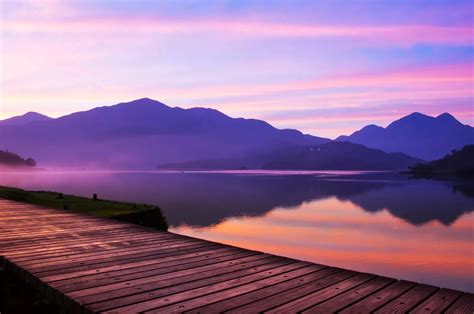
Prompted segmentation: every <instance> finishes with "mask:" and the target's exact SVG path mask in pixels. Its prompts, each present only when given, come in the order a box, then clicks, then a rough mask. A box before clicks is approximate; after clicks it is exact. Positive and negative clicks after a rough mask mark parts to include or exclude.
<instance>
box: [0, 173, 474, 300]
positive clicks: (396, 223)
mask: <svg viewBox="0 0 474 314" xmlns="http://www.w3.org/2000/svg"><path fill="white" fill-rule="evenodd" d="M0 184H3V185H10V186H17V187H21V188H26V189H35V190H54V191H60V192H63V193H72V194H78V195H83V196H91V195H92V194H93V193H98V194H99V197H102V198H108V199H116V200H124V201H132V202H143V203H153V204H156V205H159V206H160V207H161V208H162V209H163V210H164V212H165V214H166V216H167V218H168V221H169V223H170V224H171V225H172V228H171V231H173V232H177V233H181V234H186V235H191V236H195V237H199V238H203V239H209V240H213V241H217V242H223V243H227V244H232V245H237V246H241V247H245V248H250V249H255V250H260V251H265V252H269V253H275V254H279V255H285V256H291V257H294V258H298V259H302V260H308V261H314V262H317V263H322V264H328V265H332V266H338V267H343V268H348V269H353V270H358V271H366V272H371V273H376V274H380V275H385V276H390V277H395V278H401V279H407V280H413V281H420V282H424V283H429V284H434V285H438V286H443V287H450V288H454V289H461V290H465V291H471V292H472V291H474V213H473V210H474V182H472V181H471V182H461V181H458V182H445V181H433V180H410V179H407V178H406V177H403V176H401V175H398V174H394V173H358V172H352V173H351V172H331V173H318V172H291V173H281V172H251V171H243V172H218V173H206V172H201V173H176V172H174V173H173V172H166V173H165V172H158V171H142V172H139V171H120V172H118V171H115V172H110V171H76V172H47V171H38V172H35V173H34V174H32V173H0Z"/></svg>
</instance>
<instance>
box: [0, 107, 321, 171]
mask: <svg viewBox="0 0 474 314" xmlns="http://www.w3.org/2000/svg"><path fill="white" fill-rule="evenodd" d="M36 117H37V118H38V119H36V120H33V121H31V120H29V121H28V123H24V124H22V123H19V121H21V119H20V118H16V119H15V121H16V123H15V124H11V121H12V120H13V119H10V123H7V124H6V125H4V124H3V123H5V120H4V121H3V123H0V139H1V142H0V149H1V148H3V149H8V150H10V151H14V152H16V153H18V154H21V155H32V156H34V157H35V159H36V160H38V162H39V163H41V164H42V165H54V166H78V167H104V166H106V167H112V168H114V167H120V168H150V167H156V165H158V164H162V163H170V162H186V161H190V160H199V159H211V158H212V159H220V158H229V157H241V156H247V155H253V154H264V153H269V152H271V151H273V150H280V149H285V148H288V147H293V146H302V145H317V144H321V143H326V142H328V141H329V139H325V138H320V137H315V136H311V135H306V134H303V133H301V132H299V131H297V130H290V129H286V130H279V129H276V128H274V127H273V126H271V125H270V124H268V123H266V122H264V121H261V120H255V119H243V118H237V119H234V118H231V117H229V116H226V115H225V114H223V113H221V112H219V111H217V110H214V109H206V108H192V109H182V108H178V107H175V108H171V107H168V106H166V105H164V104H162V103H160V102H158V101H155V100H152V99H149V98H143V99H138V100H135V101H132V102H128V103H120V104H118V105H115V106H109V107H99V108H95V109H92V110H89V111H84V112H77V113H73V114H71V115H67V116H63V117H60V118H57V119H43V118H40V117H39V116H36ZM25 119H26V117H25ZM28 119H30V117H28ZM7 122H8V120H7Z"/></svg>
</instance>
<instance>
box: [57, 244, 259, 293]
mask: <svg viewBox="0 0 474 314" xmlns="http://www.w3.org/2000/svg"><path fill="white" fill-rule="evenodd" d="M254 254H255V253H252V252H245V251H243V252H239V251H234V252H222V253H217V254H215V256H213V257H212V258H197V260H191V259H188V260H177V261H173V262H169V263H166V264H165V265H161V267H160V266H158V267H156V266H155V267H153V268H150V269H143V270H141V271H137V272H130V270H127V271H117V272H114V273H106V274H104V275H102V276H91V277H90V279H89V278H88V280H87V279H86V280H80V281H77V282H73V283H70V284H68V285H63V286H59V287H58V286H56V285H55V284H50V286H52V287H55V288H57V289H59V290H60V291H61V292H62V293H66V292H72V291H77V290H81V291H82V290H86V289H90V288H95V287H99V286H105V285H109V284H117V283H119V282H127V283H128V284H127V283H126V284H125V285H126V286H130V285H132V284H131V283H130V281H132V280H135V279H141V278H147V279H150V278H153V276H157V275H161V274H166V273H175V272H178V271H180V270H185V269H194V268H197V267H200V266H205V265H212V264H215V263H217V262H220V261H232V260H234V259H238V258H241V257H247V256H251V255H254ZM117 273H118V274H117Z"/></svg>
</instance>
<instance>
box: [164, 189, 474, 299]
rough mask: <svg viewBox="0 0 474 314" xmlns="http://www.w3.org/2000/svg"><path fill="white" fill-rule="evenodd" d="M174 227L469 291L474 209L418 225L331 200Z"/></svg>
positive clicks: (473, 262) (473, 252)
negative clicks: (202, 224)
mask: <svg viewBox="0 0 474 314" xmlns="http://www.w3.org/2000/svg"><path fill="white" fill-rule="evenodd" d="M171 231H173V232H176V233H180V234H186V235H189V236H194V237H198V238H203V239H208V240H212V241H217V242H221V243H226V244H230V245H235V246H239V247H244V248H248V249H253V250H258V251H263V252H267V253H273V254H277V255H283V256H288V257H293V258H297V259H302V260H307V261H313V262H316V263H321V264H326V265H331V266H337V267H342V268H347V269H353V270H358V271H363V272H370V273H376V274H379V275H385V276H389V277H395V278H399V279H406V280H412V281H420V282H425V283H428V284H434V285H438V286H448V287H449V286H450V284H451V283H454V282H456V285H458V286H459V282H462V287H464V290H470V291H472V290H474V279H473V274H474V244H473V233H474V213H470V214H465V215H463V216H461V217H460V218H459V219H458V220H457V221H455V222H454V223H453V224H452V225H450V226H446V225H443V224H441V223H439V222H437V221H431V222H429V223H426V224H423V225H420V226H415V225H412V224H410V223H408V222H405V221H404V220H402V219H400V218H397V217H394V216H392V215H391V214H390V213H389V212H388V211H386V210H383V211H380V212H376V213H369V212H365V211H363V210H362V209H360V208H359V207H357V206H355V205H354V204H353V203H351V202H348V201H340V200H338V199H336V198H328V199H324V200H318V201H313V202H309V203H304V204H302V205H301V206H299V207H297V208H290V209H285V208H281V209H275V210H273V211H271V212H269V213H268V214H267V215H265V216H259V217H248V216H247V217H238V218H230V219H227V220H225V221H223V222H221V223H219V224H217V225H214V226H211V227H204V228H195V227H189V226H179V227H174V228H172V229H171Z"/></svg>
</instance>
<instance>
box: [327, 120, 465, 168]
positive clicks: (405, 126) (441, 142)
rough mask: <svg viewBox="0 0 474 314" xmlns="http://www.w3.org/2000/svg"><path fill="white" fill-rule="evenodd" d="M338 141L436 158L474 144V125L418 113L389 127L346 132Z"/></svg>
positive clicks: (427, 158)
mask: <svg viewBox="0 0 474 314" xmlns="http://www.w3.org/2000/svg"><path fill="white" fill-rule="evenodd" d="M336 140H337V141H349V142H353V143H358V144H362V145H365V146H367V147H372V148H378V149H382V150H384V151H386V152H402V153H405V154H408V155H410V156H414V157H418V158H421V159H425V160H434V159H439V158H441V157H443V156H445V155H446V154H448V153H449V152H451V150H453V149H460V148H461V147H463V146H465V145H468V144H474V128H473V127H471V126H469V125H463V124H462V123H460V122H459V121H458V120H456V118H454V117H453V116H452V115H450V114H449V113H443V114H441V115H439V116H437V117H430V116H427V115H424V114H421V113H418V112H415V113H412V114H410V115H408V116H406V117H403V118H401V119H399V120H396V121H394V122H392V123H391V124H390V125H389V126H387V127H386V128H382V127H380V126H376V125H368V126H366V127H364V128H362V129H360V130H359V131H356V132H354V133H353V134H352V135H350V136H344V135H343V136H340V137H338V138H337V139H336Z"/></svg>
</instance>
